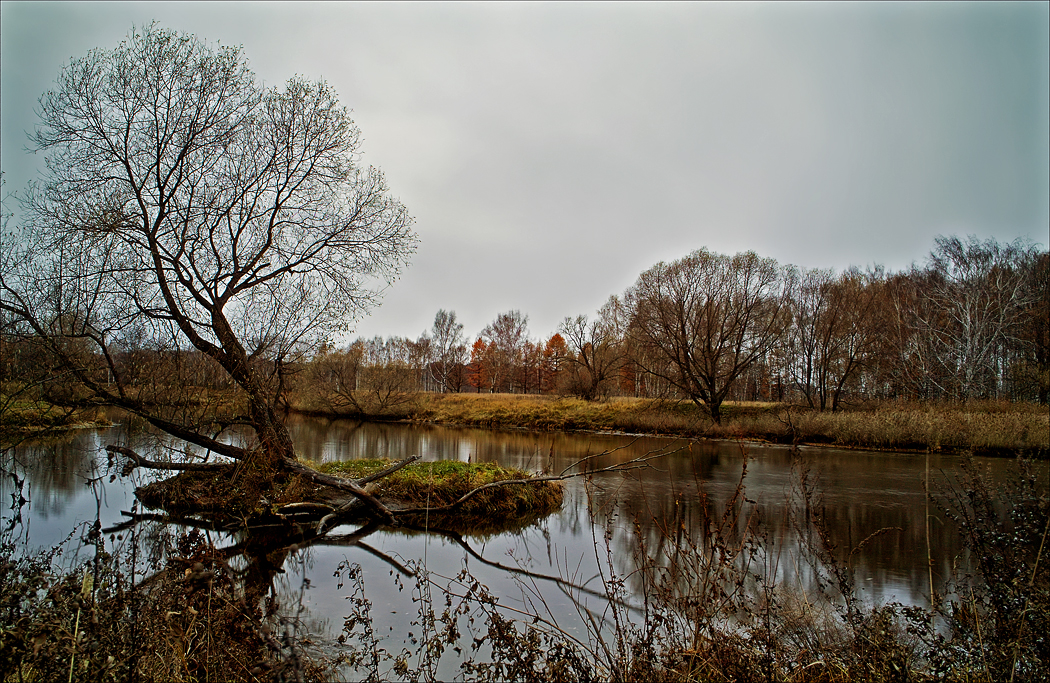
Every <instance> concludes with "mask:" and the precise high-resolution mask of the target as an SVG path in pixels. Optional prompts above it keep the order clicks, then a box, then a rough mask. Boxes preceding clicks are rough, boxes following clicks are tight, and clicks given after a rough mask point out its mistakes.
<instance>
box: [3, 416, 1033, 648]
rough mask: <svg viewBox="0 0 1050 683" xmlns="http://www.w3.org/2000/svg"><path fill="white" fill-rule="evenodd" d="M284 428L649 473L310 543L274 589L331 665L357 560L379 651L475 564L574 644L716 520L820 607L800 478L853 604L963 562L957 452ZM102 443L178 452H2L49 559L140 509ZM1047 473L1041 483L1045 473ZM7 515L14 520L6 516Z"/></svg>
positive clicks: (34, 541) (332, 456)
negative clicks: (435, 586) (441, 523)
mask: <svg viewBox="0 0 1050 683" xmlns="http://www.w3.org/2000/svg"><path fill="white" fill-rule="evenodd" d="M289 427H290V430H291V433H292V437H293V439H294V441H295V444H296V447H297V449H298V452H299V453H300V455H301V456H302V457H305V458H308V459H310V460H313V461H316V462H324V461H331V460H348V459H355V458H374V457H385V458H392V459H398V458H403V457H406V456H408V455H413V454H418V455H419V456H421V457H422V458H423V459H424V460H445V459H454V460H462V461H468V460H469V461H474V462H479V461H483V462H495V463H499V464H501V465H506V466H513V467H520V468H523V469H527V470H531V471H540V470H546V471H555V472H557V471H561V470H563V469H565V468H571V467H573V466H574V463H579V462H580V461H581V460H583V461H584V462H583V464H582V465H575V466H576V467H577V469H579V468H583V469H590V470H592V471H593V470H596V469H601V468H604V467H608V466H609V465H613V464H617V463H621V464H622V463H628V462H629V461H638V462H637V463H636V467H635V468H633V469H631V470H629V471H627V472H605V473H598V474H595V475H593V476H591V477H580V478H575V479H571V480H569V481H567V482H566V484H565V497H564V505H563V507H562V509H561V511H560V512H558V513H556V514H554V515H551V516H550V517H548V518H546V519H544V520H542V521H540V522H539V523H537V524H535V525H532V526H530V527H528V528H526V529H524V530H520V531H515V532H508V533H503V534H497V535H491V536H484V537H469V536H468V537H465V538H456V537H450V536H442V535H438V534H428V533H419V532H407V531H404V530H380V531H377V532H376V533H373V534H371V535H370V536H368V537H367V538H366V539H365V542H363V543H358V544H354V545H339V544H330V545H323V544H315V545H312V546H310V547H308V548H304V549H301V550H299V551H296V552H292V553H290V554H289V555H288V558H287V560H286V563H285V566H284V568H283V569H284V571H283V573H280V574H279V575H278V576H277V579H276V582H275V587H276V589H277V592H278V593H279V594H280V596H281V599H282V602H284V603H288V604H291V603H296V604H299V603H300V602H301V605H302V610H301V613H300V617H301V620H302V623H303V624H304V628H305V629H306V630H307V631H308V632H309V633H310V635H311V637H312V639H313V640H314V641H315V642H317V643H321V644H322V646H323V647H327V648H328V649H327V650H326V651H329V652H331V651H335V650H337V649H338V647H339V646H338V645H337V642H336V639H337V637H338V635H339V633H340V631H341V630H342V628H343V623H344V619H345V618H346V616H347V615H348V613H349V610H350V606H349V603H348V598H349V597H350V596H351V589H352V586H348V585H346V584H345V582H341V581H339V580H338V578H337V576H336V575H339V574H342V575H345V574H346V573H347V567H350V566H354V565H359V566H360V568H361V572H360V577H361V578H362V580H363V581H364V586H365V589H366V591H367V592H366V594H367V596H368V599H369V600H370V602H371V609H372V617H373V619H374V621H375V626H376V629H377V632H378V633H380V634H381V642H383V643H385V645H384V647H387V649H389V650H390V651H392V652H397V651H399V650H400V649H401V648H402V647H403V646H405V645H406V644H408V643H410V642H411V640H412V638H414V637H417V633H413V631H416V632H418V624H414V623H413V622H414V621H417V617H418V615H417V612H416V610H417V608H418V604H419V603H418V602H414V601H413V599H412V598H413V595H414V591H413V590H412V583H411V581H410V580H406V576H405V574H404V573H403V572H401V571H399V568H405V567H425V568H426V570H427V571H428V572H429V573H430V576H431V578H432V579H434V580H435V581H437V582H438V583H439V584H442V585H447V584H448V582H449V581H451V580H452V578H453V577H455V576H456V575H457V574H458V573H459V572H460V571H461V570H463V569H467V570H469V572H470V573H471V574H472V575H473V576H474V577H476V578H477V579H478V580H480V581H481V583H483V584H484V585H485V586H487V587H488V589H489V590H490V591H491V592H492V594H494V595H496V596H499V598H500V602H501V604H504V605H506V606H508V607H510V608H512V609H520V610H523V611H527V612H535V611H540V612H543V613H544V615H545V616H548V617H549V618H551V619H553V620H555V621H557V622H558V623H559V624H560V625H561V626H562V628H564V629H565V630H566V631H567V632H570V633H579V634H583V632H584V631H585V630H586V628H587V626H586V624H585V623H584V622H583V621H582V618H581V616H580V615H581V610H580V606H581V604H583V605H586V608H587V609H591V610H596V611H601V609H602V607H601V603H602V601H603V600H604V597H603V596H604V595H605V594H606V593H607V590H608V585H609V584H608V583H607V582H608V581H609V579H616V578H622V579H624V580H625V584H624V585H625V586H626V591H627V596H628V602H630V601H634V602H636V603H637V602H640V601H641V598H642V596H641V595H638V592H639V591H640V590H641V588H640V584H639V583H638V581H639V579H637V577H636V576H635V574H634V569H635V568H636V567H637V566H638V562H639V558H640V557H648V558H658V559H657V560H656V561H657V562H658V563H659V562H663V563H665V564H667V565H668V566H672V567H673V566H674V565H675V564H676V563H680V562H683V561H685V560H687V559H688V558H687V557H684V555H688V552H689V549H690V548H692V549H694V550H695V549H696V547H697V545H696V539H697V538H700V537H702V536H703V533H702V531H703V529H708V530H709V531H710V530H711V529H712V528H714V527H717V526H719V525H722V526H723V532H724V534H725V537H726V538H728V539H730V540H732V539H738V540H739V539H741V538H743V536H744V532H745V530H746V532H748V533H749V534H750V537H752V538H760V539H762V540H763V545H762V546H761V551H760V552H759V553H756V554H754V556H753V557H754V558H755V561H757V562H759V563H761V565H762V566H761V567H760V572H761V573H762V574H764V575H765V576H767V577H769V578H772V579H775V580H776V582H777V583H778V585H780V586H783V587H785V588H786V589H788V590H795V591H798V592H800V593H804V594H807V595H813V594H816V593H817V592H819V586H818V578H819V574H818V573H817V570H816V569H815V568H814V565H813V563H812V556H811V555H810V554H809V553H807V552H806V550H807V548H809V547H813V545H814V544H817V543H818V539H817V537H816V535H815V533H814V531H813V529H812V524H810V525H808V526H807V525H805V524H800V521H801V522H804V521H805V519H806V518H805V514H804V511H805V499H804V498H803V496H802V490H801V485H800V484H801V480H802V477H803V476H805V477H807V479H808V481H810V482H811V483H812V484H813V486H812V491H811V496H810V498H809V503H810V505H809V509H810V515H811V517H810V522H812V521H813V518H815V517H819V518H820V519H822V520H823V521H824V524H825V528H826V529H827V533H828V536H829V537H830V539H831V540H832V541H833V542H834V544H835V545H836V546H837V549H836V550H835V552H834V554H835V555H836V556H837V557H838V558H839V560H840V561H842V562H843V563H846V564H848V566H849V567H851V568H852V569H853V570H854V571H855V574H854V575H855V577H856V581H857V592H858V594H859V595H860V596H861V597H862V598H863V599H864V600H866V601H870V602H874V603H878V602H901V603H904V604H915V605H923V606H924V605H927V604H928V600H929V591H930V580H931V578H930V576H931V575H930V566H931V563H930V560H932V568H933V572H932V573H933V581H934V584H935V587H936V589H937V590H940V589H941V587H942V586H943V582H944V580H945V579H946V578H947V577H948V576H949V575H950V574H951V572H952V568H953V567H959V566H964V565H965V562H966V553H965V551H964V548H963V547H962V545H961V544H960V540H959V537H958V534H957V533H956V529H955V527H954V525H953V523H952V522H951V520H950V519H948V517H947V516H946V515H945V514H944V512H943V511H942V510H941V509H940V507H939V506H938V504H937V499H938V498H941V499H943V497H944V495H945V493H946V491H947V486H949V484H950V483H951V482H953V481H954V480H955V477H956V476H957V475H958V471H959V466H960V463H961V462H962V459H961V458H960V457H958V456H942V455H936V454H931V455H929V456H927V455H924V454H915V453H892V452H873V451H856V450H849V451H847V450H837V449H832V448H808V447H803V448H801V449H799V450H798V451H797V452H792V450H791V449H790V448H787V447H782V446H767V445H759V444H740V443H735V442H725V441H707V442H695V443H689V442H687V441H683V440H675V439H668V438H657V437H648V436H645V437H638V436H630V435H600V434H586V433H585V434H577V433H571V434H566V433H533V432H524V431H493V430H478V429H457V428H446V427H435V426H416V425H405V424H382V423H361V422H355V421H345V420H332V421H330V420H322V419H317V418H307V417H294V416H293V417H292V418H290V422H289ZM234 438H237V437H236V435H234ZM108 444H120V445H125V446H130V447H133V448H137V449H140V450H142V449H145V450H149V449H150V448H157V447H163V446H166V445H171V442H170V441H169V440H166V439H165V438H163V437H160V436H157V435H154V434H151V433H150V432H148V431H146V430H143V429H130V428H128V427H126V426H123V425H117V426H114V427H112V428H109V429H104V430H84V431H79V432H75V433H73V434H71V435H70V436H68V437H67V438H66V439H63V440H59V441H52V442H48V443H41V444H35V445H23V446H20V447H19V448H17V449H15V450H14V451H13V452H11V453H8V454H7V455H6V456H5V458H6V459H7V460H8V461H7V462H5V463H4V467H5V468H6V469H8V470H13V471H15V472H16V473H17V474H18V475H19V476H20V477H24V478H25V482H26V483H25V486H24V487H23V489H22V490H23V495H24V497H25V498H27V499H28V501H29V502H28V503H27V504H26V505H25V506H24V507H23V509H22V520H21V522H20V523H19V524H18V525H17V527H18V534H20V538H21V539H22V543H24V544H26V545H28V546H32V547H47V546H51V545H54V544H57V543H59V542H61V541H62V540H63V539H64V538H66V537H67V536H69V535H70V533H71V531H73V530H74V529H76V528H77V525H78V524H81V523H84V522H93V521H94V520H95V519H96V518H98V519H99V521H100V522H101V524H102V526H103V527H110V526H113V525H116V524H119V523H120V522H122V521H124V519H125V517H124V516H123V515H122V511H129V510H131V509H132V506H133V505H134V502H135V501H134V494H133V490H134V487H135V486H136V485H139V484H141V483H143V482H144V481H145V480H146V478H148V477H150V476H154V475H151V474H148V473H141V471H136V473H134V474H133V475H131V476H130V477H127V478H122V477H120V476H113V473H112V472H111V471H110V470H109V469H107V460H106V455H105V452H104V450H103V449H104V447H105V446H106V445H108ZM603 453H604V455H598V457H592V456H596V455H597V454H603ZM639 459H642V460H644V462H643V461H641V460H639ZM745 462H746V467H747V472H746V477H744V478H743V480H742V479H741V473H742V469H743V467H744V465H745ZM975 464H976V466H977V467H978V468H979V469H981V470H982V471H984V472H985V473H987V474H989V475H991V476H992V477H993V478H1005V477H1006V476H1007V475H1008V473H1009V471H1010V470H1011V468H1013V467H1015V465H1014V463H1013V462H1012V461H1010V460H1006V459H988V458H979V459H976V460H975ZM1038 465H1039V467H1040V472H1042V474H1041V475H1040V476H1041V480H1042V481H1046V475H1045V470H1046V463H1038ZM927 472H928V473H929V477H930V480H931V486H930V488H931V490H932V491H933V492H934V493H935V497H934V500H933V501H932V502H931V501H930V500H929V499H928V497H927V495H926V491H925V488H924V480H925V478H926V476H927ZM13 481H14V480H13V479H12V478H11V477H10V476H6V475H5V476H4V478H3V483H2V491H0V493H2V495H3V501H4V502H5V503H7V501H10V500H11V494H12V493H13V492H15V489H14V488H13V486H14V484H13ZM741 481H742V482H743V486H744V488H743V489H742V490H740V491H739V494H740V496H741V498H742V499H744V501H743V502H742V504H741V505H739V506H736V507H734V508H733V509H732V510H731V511H730V512H732V513H733V514H731V515H730V518H729V519H728V521H726V522H724V523H723V513H724V512H725V511H726V503H727V501H729V500H730V499H731V498H733V496H734V493H735V492H737V491H738V485H740V484H741ZM16 497H17V496H16ZM705 501H706V505H705ZM736 513H739V514H736ZM10 515H11V512H10V511H9V510H5V516H6V518H5V521H10ZM350 531H353V529H337V530H336V531H335V532H333V533H334V534H336V535H337V536H338V535H345V534H347V533H349V532H350ZM76 533H82V532H76ZM171 533H173V531H172V530H170V529H162V528H151V529H149V530H148V531H147V532H146V533H141V534H139V536H138V537H137V538H139V540H141V541H142V542H144V543H147V544H148V543H150V542H156V541H157V539H159V538H161V537H163V536H164V535H165V534H169V535H170V534H171ZM210 535H211V539H212V541H213V542H215V543H216V544H217V545H220V546H221V545H224V544H227V545H228V544H230V543H232V542H233V539H232V537H229V536H225V535H224V534H221V533H217V532H211V534H210ZM108 542H109V543H110V544H119V543H126V542H127V538H126V534H122V535H121V538H118V537H117V535H116V534H111V535H110V536H109V538H108ZM74 546H75V543H74ZM83 552H91V551H90V550H84V551H83ZM928 558H929V559H928ZM69 559H72V557H71V556H69ZM416 597H418V595H417V596H416Z"/></svg>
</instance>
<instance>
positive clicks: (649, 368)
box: [627, 249, 789, 422]
mask: <svg viewBox="0 0 1050 683" xmlns="http://www.w3.org/2000/svg"><path fill="white" fill-rule="evenodd" d="M782 290H783V287H782V279H781V276H780V268H779V266H778V265H777V263H776V261H774V260H773V259H763V258H759V257H758V255H756V254H755V253H754V252H745V253H742V254H737V255H736V256H732V257H730V256H724V255H722V254H715V253H712V252H709V251H707V250H706V249H700V250H698V251H695V252H693V253H692V254H690V255H689V256H687V257H685V258H683V259H680V260H678V261H675V262H673V263H670V264H666V263H658V264H657V265H655V266H653V267H652V268H650V269H649V270H647V271H646V272H644V273H642V275H641V276H640V277H639V278H638V282H636V283H635V285H634V286H633V287H632V288H631V289H630V290H629V291H628V294H627V299H628V302H629V305H630V308H631V310H632V320H631V327H630V334H631V337H632V339H633V341H634V342H635V343H636V344H637V345H638V346H639V347H640V353H637V354H636V362H638V363H639V364H640V365H641V366H642V367H643V369H644V370H645V371H646V372H648V373H650V374H653V375H655V376H657V377H659V378H661V379H663V380H665V381H666V382H667V383H668V384H670V385H671V386H673V387H675V388H676V389H678V390H679V391H681V392H682V393H683V394H685V396H687V397H688V398H689V399H690V400H691V401H693V402H694V403H696V404H697V405H698V406H702V407H704V408H705V409H706V410H708V411H709V412H710V414H711V419H713V420H714V421H715V422H721V419H722V415H721V407H722V403H723V401H725V399H726V396H727V395H728V394H729V390H730V388H731V387H732V385H733V382H734V380H736V379H737V378H738V377H739V376H740V375H741V374H742V373H743V372H744V371H745V370H747V368H748V367H749V366H750V365H751V364H752V363H754V362H755V361H756V360H757V359H759V358H762V357H763V356H764V355H765V354H766V353H767V351H769V349H770V348H771V347H772V346H773V344H774V343H775V342H777V341H778V339H779V338H780V335H781V333H782V332H783V330H784V328H785V326H786V324H787V322H788V317H789V316H788V311H787V306H786V304H785V301H784V295H783V292H782Z"/></svg>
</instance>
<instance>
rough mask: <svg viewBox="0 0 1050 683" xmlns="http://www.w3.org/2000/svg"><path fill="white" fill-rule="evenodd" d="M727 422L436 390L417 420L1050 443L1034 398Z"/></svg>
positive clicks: (982, 444) (917, 445) (953, 447)
mask: <svg viewBox="0 0 1050 683" xmlns="http://www.w3.org/2000/svg"><path fill="white" fill-rule="evenodd" d="M723 414H724V417H723V421H722V424H720V425H719V424H714V423H713V422H712V421H711V419H710V418H709V417H708V416H707V415H706V414H705V413H704V412H703V411H701V410H700V409H699V408H697V407H696V406H694V405H693V404H691V403H687V402H680V401H666V400H658V399H638V398H614V399H609V400H607V401H601V402H588V401H584V400H581V399H576V398H565V397H555V396H522V395H507V394H429V395H423V396H421V397H420V399H419V407H418V410H417V412H416V413H414V414H413V415H412V416H411V417H412V419H414V420H418V421H422V422H434V423H439V424H454V425H463V426H469V427H487V428H491V427H500V428H523V429H532V430H541V431H570V430H595V431H620V432H630V433H645V434H663V435H673V436H686V437H709V438H725V439H758V440H764V441H772V442H776V443H800V444H824V445H832V446H839V447H843V448H874V449H894V450H899V449H903V450H909V449H910V450H922V451H925V450H933V451H955V452H971V453H976V454H986V455H1014V454H1017V453H1019V452H1025V453H1027V454H1029V455H1042V456H1044V457H1045V455H1046V453H1047V451H1048V449H1050V411H1048V409H1047V408H1046V407H1045V406H1037V405H1032V404H1027V403H1006V402H972V403H967V404H943V403H931V404H920V403H905V402H891V403H883V404H875V405H871V406H863V407H857V408H851V409H849V410H845V411H841V412H836V413H831V412H824V413H821V412H817V411H814V410H810V409H806V408H802V407H799V406H791V405H788V404H784V403H742V402H731V403H727V404H725V405H724V406H723Z"/></svg>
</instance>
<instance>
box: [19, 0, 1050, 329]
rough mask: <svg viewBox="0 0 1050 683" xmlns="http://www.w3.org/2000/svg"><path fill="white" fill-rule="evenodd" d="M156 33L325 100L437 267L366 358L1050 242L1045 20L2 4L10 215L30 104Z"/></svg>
mask: <svg viewBox="0 0 1050 683" xmlns="http://www.w3.org/2000/svg"><path fill="white" fill-rule="evenodd" d="M152 21H156V22H157V23H158V24H159V25H161V26H163V27H166V28H171V29H176V30H179V31H184V32H187V33H193V34H195V35H196V36H197V37H199V38H201V39H203V40H206V41H209V42H214V41H219V42H221V43H223V44H225V45H240V46H242V47H243V50H244V55H245V57H246V58H247V60H248V62H249V64H250V66H251V68H252V69H253V70H254V71H255V73H256V74H257V76H258V77H259V78H260V79H261V80H262V81H263V82H264V83H266V84H267V85H279V84H281V83H283V82H284V81H285V80H287V79H288V78H289V77H291V76H293V75H296V74H298V75H302V76H305V77H307V78H310V79H324V80H326V81H327V82H328V83H329V84H330V85H331V86H332V87H333V88H334V89H335V91H336V92H337V93H338V95H339V97H340V101H341V102H342V103H343V104H345V105H346V106H348V107H350V108H351V109H352V110H353V117H354V120H355V121H356V123H357V124H358V126H359V127H360V129H361V131H362V135H363V140H364V144H363V151H364V156H363V161H364V162H365V163H367V164H369V165H373V166H376V167H379V168H380V169H382V170H383V172H384V174H385V175H386V178H387V181H388V183H389V185H390V188H391V191H392V193H393V194H394V195H396V196H397V197H399V198H400V199H401V201H402V202H403V203H404V204H405V205H406V206H407V207H408V209H409V212H410V213H411V214H412V216H413V217H414V218H415V229H416V231H417V233H418V235H419V239H420V242H419V247H418V250H417V252H416V253H415V255H414V256H413V257H412V260H411V264H410V266H409V267H408V268H407V269H406V270H405V271H404V272H403V274H402V276H401V278H400V279H399V280H398V281H397V282H395V283H394V284H393V285H392V286H391V287H390V288H389V289H388V290H387V291H386V292H385V294H384V298H383V304H382V306H380V307H379V308H378V309H376V310H375V311H373V312H372V314H371V315H369V316H368V317H366V318H363V319H362V320H360V321H359V322H358V323H357V324H356V325H355V333H354V335H353V336H357V335H361V336H365V337H371V336H375V335H381V336H387V335H398V336H407V337H411V338H415V337H417V336H419V335H420V334H421V333H422V332H423V331H424V330H427V329H428V328H430V326H431V324H432V323H433V320H434V315H435V313H436V312H437V311H438V309H445V310H451V311H455V312H456V314H457V316H458V318H459V320H460V321H461V322H462V323H463V324H464V325H465V333H466V334H467V335H468V336H471V338H473V337H474V336H476V335H477V334H478V333H479V332H480V331H481V329H482V328H483V327H484V326H485V325H487V324H489V323H491V322H492V321H493V320H494V319H495V317H496V315H497V314H499V313H502V312H505V311H509V310H519V311H521V313H522V314H524V315H527V316H528V317H529V329H530V332H531V335H532V337H533V338H545V337H547V336H549V335H550V334H551V333H553V332H554V331H555V330H556V329H557V326H558V324H559V323H560V322H561V321H562V319H563V318H565V317H566V316H576V315H578V314H588V315H592V316H593V315H594V313H595V311H596V310H597V309H598V308H599V307H600V306H601V305H602V304H603V303H604V302H605V301H606V300H607V299H608V297H609V296H610V295H613V294H616V295H620V294H622V293H623V292H624V291H625V290H626V289H627V288H628V287H630V286H631V285H632V284H633V283H634V282H635V280H637V278H638V276H639V275H640V274H641V273H642V272H643V271H645V270H646V269H648V268H650V267H651V266H653V265H655V264H656V263H658V262H660V261H672V260H674V259H677V258H681V257H683V256H685V255H687V254H688V253H690V252H691V251H693V250H695V249H699V248H701V247H706V248H707V249H709V250H711V251H715V252H720V253H725V254H735V253H737V252H741V251H747V250H751V251H755V252H757V253H758V254H759V255H761V256H764V257H772V258H775V259H777V261H779V262H781V263H791V264H795V265H798V266H802V267H807V268H816V267H819V268H834V269H836V270H838V271H841V270H842V269H844V268H846V267H848V266H851V265H855V266H860V267H866V266H868V265H872V264H881V265H884V266H885V267H886V268H887V269H889V270H894V271H895V270H901V269H905V268H907V267H908V266H909V265H910V264H912V263H913V262H915V263H920V264H921V263H922V262H923V260H924V258H925V256H926V255H927V254H928V253H929V251H930V249H931V248H932V247H933V240H934V237H935V236H937V235H941V234H945V235H947V234H957V235H976V236H978V237H979V238H981V239H987V238H994V239H996V240H999V241H1000V242H1008V241H1013V240H1015V239H1018V238H1027V239H1030V240H1032V241H1033V242H1035V243H1038V244H1040V245H1041V246H1042V248H1044V249H1045V248H1046V246H1047V243H1048V242H1050V236H1048V232H1050V227H1048V226H1050V113H1048V112H1050V47H1048V46H1050V3H1045V2H1044V3H1015V4H1014V3H988V4H982V3H975V4H971V3H965V4H952V3H931V4H920V3H902V4H891V3H870V4H865V3H844V4H835V3H801V4H781V3H775V4H761V3H758V4H749V3H727V4H721V3H710V4H709V3H701V4H686V3H670V4H660V3H655V2H646V3H644V4H641V3H639V4H633V3H615V4H613V3H602V2H590V3H580V4H568V3H566V4H562V3H553V4H544V3H526V4H511V3H486V4H482V3H425V4H424V3H334V2H330V3H306V2H296V3H280V2H265V3H264V2H259V3H252V2H237V3H219V2H208V3H192V2H178V3H164V2H149V3H131V2H116V3H105V2H75V3H60V2H40V3H37V2H6V1H5V2H2V3H0V125H2V140H0V166H2V169H3V171H4V178H5V186H4V191H5V192H18V191H19V190H21V189H22V188H23V187H24V186H25V183H26V182H27V181H28V180H29V179H31V178H34V177H36V175H37V174H38V173H39V171H40V167H41V159H40V157H39V156H37V155H32V154H30V153H28V152H27V151H26V147H27V142H28V141H27V139H26V131H30V130H32V129H33V127H34V126H35V125H36V121H37V118H36V114H35V112H34V107H35V105H36V102H37V99H38V98H39V97H40V95H41V94H43V93H44V92H45V91H46V90H48V89H49V88H50V87H52V85H53V84H54V81H55V78H56V77H57V76H58V74H59V72H60V70H61V69H62V67H63V66H65V65H67V64H68V63H69V62H70V60H71V59H73V58H79V57H82V56H84V55H86V54H87V52H88V51H89V50H91V49H93V48H104V49H110V48H113V47H115V46H116V45H117V44H118V43H119V42H120V40H121V39H122V38H124V37H125V36H126V35H127V33H128V32H129V31H130V30H131V28H132V27H133V26H143V25H146V24H148V23H150V22H152Z"/></svg>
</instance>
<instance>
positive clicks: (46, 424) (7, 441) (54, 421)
mask: <svg viewBox="0 0 1050 683" xmlns="http://www.w3.org/2000/svg"><path fill="white" fill-rule="evenodd" d="M112 424H113V423H112V422H110V421H109V420H108V419H107V418H106V416H105V414H104V411H103V409H101V408H88V409H74V408H63V407H61V406H56V405H54V404H52V403H48V402H46V401H26V400H18V399H15V398H11V397H9V396H7V395H6V394H0V445H2V446H4V447H7V446H10V445H12V444H14V443H16V442H18V441H21V440H24V439H27V438H40V437H46V436H51V435H54V434H58V433H61V432H67V431H70V430H73V429H94V428H99V427H109V426H111V425H112Z"/></svg>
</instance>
